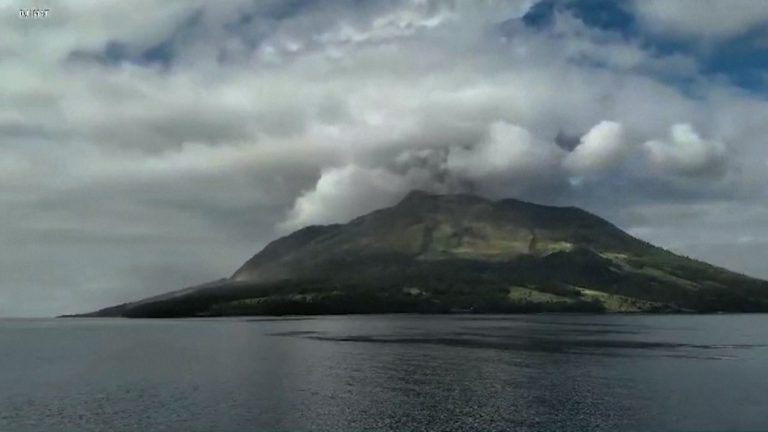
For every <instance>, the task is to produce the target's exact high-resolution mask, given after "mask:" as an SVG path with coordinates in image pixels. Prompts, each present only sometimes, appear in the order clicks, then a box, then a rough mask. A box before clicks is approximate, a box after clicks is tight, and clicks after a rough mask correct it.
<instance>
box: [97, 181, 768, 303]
mask: <svg viewBox="0 0 768 432" xmlns="http://www.w3.org/2000/svg"><path fill="white" fill-rule="evenodd" d="M764 310H768V282H765V281H761V280H757V279H753V278H749V277H747V276H743V275H740V274H737V273H733V272H730V271H727V270H725V269H722V268H718V267H715V266H711V265H708V264H706V263H702V262H700V261H696V260H692V259H689V258H686V257H682V256H679V255H675V254H673V253H671V252H668V251H666V250H663V249H661V248H658V247H656V246H653V245H651V244H649V243H647V242H644V241H642V240H639V239H637V238H635V237H632V236H631V235H629V234H627V233H626V232H624V231H622V230H621V229H619V228H618V227H616V226H615V225H613V224H611V223H610V222H608V221H606V220H604V219H602V218H600V217H598V216H595V215H593V214H591V213H589V212H587V211H584V210H582V209H579V208H576V207H552V206H544V205H538V204H533V203H528V202H524V201H519V200H514V199H505V200H500V201H491V200H487V199H485V198H481V197H478V196H474V195H436V194H430V193H427V192H423V191H413V192H411V193H409V194H408V195H407V196H406V197H405V198H404V199H403V200H401V201H400V202H399V203H398V204H396V205H394V206H392V207H389V208H384V209H381V210H377V211H374V212H372V213H369V214H367V215H364V216H360V217H358V218H356V219H354V220H352V221H350V222H349V223H346V224H335V225H325V226H309V227H306V228H302V229H300V230H298V231H296V232H294V233H292V234H290V235H288V236H285V237H282V238H280V239H277V240H275V241H273V242H271V243H270V244H268V245H267V246H266V247H265V248H264V249H263V250H262V251H261V252H259V253H257V254H256V255H254V256H253V257H252V258H251V259H249V260H248V261H247V262H246V263H245V264H243V266H241V267H240V268H239V269H238V270H237V271H236V272H235V273H234V274H233V275H232V276H231V277H230V278H227V279H222V280H220V281H216V282H212V283H209V284H205V285H201V286H198V287H192V288H187V289H184V290H181V291H176V292H172V293H169V294H166V295H161V296H156V297H152V298H149V299H145V300H142V301H138V302H134V303H127V304H124V305H119V306H115V307H112V308H107V309H103V310H101V311H97V312H94V313H92V314H87V315H88V316H93V315H95V316H128V317H149V316H152V317H162V316H200V315H234V314H237V315H249V314H308V313H368V312H451V311H473V312H528V311H591V312H597V311H615V312H632V311H645V312H653V311H658V312H662V311H669V312H671V311H764Z"/></svg>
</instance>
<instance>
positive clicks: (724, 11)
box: [633, 0, 768, 39]
mask: <svg viewBox="0 0 768 432" xmlns="http://www.w3.org/2000/svg"><path fill="white" fill-rule="evenodd" d="M633 5H634V8H635V10H636V11H637V13H638V17H639V18H640V20H641V22H642V23H644V24H645V26H646V27H647V28H648V29H650V30H651V31H655V32H660V33H666V34H671V35H677V36H682V37H687V38H698V37H703V38H705V39H721V38H729V37H735V36H738V35H741V34H745V33H747V32H748V31H750V30H752V29H754V28H755V27H758V26H765V25H768V3H766V2H764V1H759V0H758V1H755V0H728V1H719V0H634V1H633Z"/></svg>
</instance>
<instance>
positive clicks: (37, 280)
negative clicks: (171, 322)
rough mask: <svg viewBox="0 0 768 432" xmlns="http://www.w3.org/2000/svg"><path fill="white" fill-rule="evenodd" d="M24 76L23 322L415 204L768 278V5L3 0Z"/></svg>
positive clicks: (7, 131)
mask: <svg viewBox="0 0 768 432" xmlns="http://www.w3.org/2000/svg"><path fill="white" fill-rule="evenodd" d="M31 7H38V8H49V9H50V12H49V13H48V16H47V17H45V18H37V19H34V18H20V17H19V9H20V8H31ZM0 77H2V79H1V80H0V226H2V229H0V245H1V247H0V316H45V315H55V314H60V313H70V312H82V311H88V310H91V309H94V308H97V307H102V306H107V305H110V304H114V303H118V302H124V301H129V300H134V299H137V298H140V297H143V296H147V295H151V294H156V293H160V292H164V291H168V290H171V289H176V288H181V287H183V286H185V285H189V284H193V283H199V282H203V281H207V280H211V279H216V278H219V277H222V276H228V275H229V274H231V273H232V272H233V271H234V270H235V269H236V268H237V267H238V266H239V265H240V264H241V263H242V262H243V261H245V260H246V259H247V258H248V257H250V256H251V255H252V254H253V253H255V252H257V251H258V250H259V249H260V248H261V247H263V246H264V245H265V244H266V242H268V241H270V240H272V239H274V238H275V237H277V236H279V235H281V234H285V233H287V232H290V231H291V230H293V229H296V228H299V227H301V226H305V225H308V224H316V223H329V222H341V221H346V220H348V219H350V218H352V217H354V216H357V215H359V214H362V213H364V212H368V211H370V210H373V209H376V208H379V207H382V206H386V205H390V204H392V203H394V202H396V201H397V200H399V199H400V198H401V197H402V196H403V195H404V194H405V193H406V192H407V191H408V190H410V189H414V188H420V189H426V190H430V191H435V192H472V193H478V194H482V195H485V196H488V197H492V198H502V197H517V198H522V199H527V200H533V201H536V202H541V203H550V204H568V205H579V206H582V207H584V208H586V209H588V210H590V211H593V212H595V213H597V214H599V215H602V216H604V217H606V218H608V219H610V220H611V221H613V222H615V223H616V224H618V225H619V226H620V227H622V228H624V229H626V230H628V231H629V232H631V233H632V234H634V235H636V236H638V237H641V238H643V239H646V240H649V241H652V242H654V243H657V244H660V245H662V246H665V247H668V248H670V249H672V250H674V251H677V252H681V253H685V254H687V255H690V256H694V257H698V258H702V259H706V260H708V261H711V262H713V263H716V264H720V265H724V266H727V267H729V268H732V269H735V270H738V271H742V272H745V273H747V274H750V275H754V276H759V277H766V278H768V266H766V265H765V264H766V262H768V199H766V198H768V190H767V188H766V186H767V185H768V2H764V1H751V0H743V1H740V0H728V1H725V0H723V1H708V0H642V1H640V0H638V1H636V2H632V1H629V0H627V1H621V2H618V3H613V2H608V1H604V0H573V1H556V2H552V1H538V2H537V1H535V0H512V1H490V0H477V1H471V2H470V1H461V0H454V1H431V0H324V1H312V0H256V1H253V0H231V1H216V2H212V1H205V0H163V1H159V0H134V1H124V0H99V1H96V0H71V1H66V2H60V1H57V2H53V1H49V2H46V1H45V0H27V1H21V0H18V1H17V0H10V1H9V0H0Z"/></svg>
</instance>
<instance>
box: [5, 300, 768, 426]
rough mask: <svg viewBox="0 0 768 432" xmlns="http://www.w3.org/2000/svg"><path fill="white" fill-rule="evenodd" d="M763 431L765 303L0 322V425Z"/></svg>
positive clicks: (767, 420)
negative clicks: (672, 309)
mask: <svg viewBox="0 0 768 432" xmlns="http://www.w3.org/2000/svg"><path fill="white" fill-rule="evenodd" d="M315 430H317V431H361V430H373V431H375V430H382V431H383V430H392V431H421V430H424V431H468V430H476V431H493V430H520V431H528V430H530V431H582V430H606V431H624V430H626V431H644V430H654V431H658V430H665V431H673V430H681V431H682V430H686V431H687V430H699V431H705V430H712V431H715V430H729V431H736V430H745V431H747V430H768V315H689V316H683V315H679V316H672V315H659V316H654V315H637V316H630V315H516V316H476V315H453V316H418V315H389V316H381V315H380V316H336V317H308V318H276V319H268V318H260V319H259V318H257V319H245V318H243V319H210V320H204V319H188V320H121V319H56V320H54V319H48V320H0V431H3V432H6V431H7V432H24V431H46V432H50V431H110V432H119V431H184V432H193V431H223V432H224V431H232V432H245V431H315Z"/></svg>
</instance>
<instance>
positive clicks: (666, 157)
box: [644, 124, 727, 177]
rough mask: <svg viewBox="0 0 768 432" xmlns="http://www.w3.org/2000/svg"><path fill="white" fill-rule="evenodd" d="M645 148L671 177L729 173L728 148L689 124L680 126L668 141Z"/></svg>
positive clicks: (673, 129)
mask: <svg viewBox="0 0 768 432" xmlns="http://www.w3.org/2000/svg"><path fill="white" fill-rule="evenodd" d="M644 146H645V148H646V150H647V152H648V157H649V159H650V162H651V163H652V165H653V166H654V167H655V168H657V169H659V170H661V171H662V172H664V173H667V174H672V175H680V176H694V177H699V176H700V177H720V176H722V175H723V174H724V172H725V171H724V170H725V168H726V163H727V152H726V147H725V145H724V144H723V143H722V142H720V141H716V140H704V139H702V138H701V137H700V136H699V134H698V133H697V132H696V131H695V130H694V129H693V127H692V126H691V125H689V124H676V125H674V126H672V128H671V129H670V132H669V138H668V139H666V140H652V141H648V142H646V143H645V144H644Z"/></svg>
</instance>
